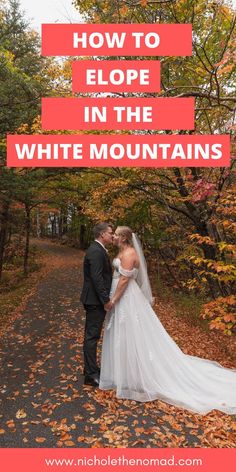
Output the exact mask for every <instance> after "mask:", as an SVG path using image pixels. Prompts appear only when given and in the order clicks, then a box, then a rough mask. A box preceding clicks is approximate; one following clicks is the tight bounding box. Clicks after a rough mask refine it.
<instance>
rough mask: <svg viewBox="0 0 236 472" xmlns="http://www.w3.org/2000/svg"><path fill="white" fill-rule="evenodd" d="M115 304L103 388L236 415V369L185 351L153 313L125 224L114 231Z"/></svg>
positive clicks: (139, 257) (138, 252)
mask: <svg viewBox="0 0 236 472" xmlns="http://www.w3.org/2000/svg"><path fill="white" fill-rule="evenodd" d="M113 241H114V244H115V245H117V246H118V249H119V253H118V255H117V257H116V258H115V259H114V260H113V265H114V275H113V281H112V287H111V295H110V298H111V304H112V308H111V310H110V311H109V312H108V313H107V316H106V322H105V328H104V338H103V346H102V359H101V375H100V384H99V388H100V389H102V390H110V389H116V395H117V397H118V398H126V399H132V400H136V401H140V402H147V401H153V400H155V399H160V400H163V401H165V402H167V403H170V404H171V405H175V406H179V407H182V408H186V409H188V410H191V411H193V412H196V413H200V414H206V413H208V412H209V411H211V410H213V409H217V410H220V411H222V412H224V413H228V414H236V371H234V370H231V369H226V368H223V367H221V366H220V364H218V363H217V362H214V361H209V360H205V359H200V358H199V357H194V356H190V355H186V354H184V353H183V352H182V351H181V349H180V348H179V347H178V346H177V344H176V343H175V342H174V341H173V339H172V338H171V337H170V336H169V335H168V333H167V332H166V330H165V329H164V327H163V326H162V324H161V322H160V321H159V319H158V318H157V316H156V314H155V312H154V311H153V309H152V307H151V304H152V301H153V300H152V293H151V288H150V283H149V279H148V275H147V269H146V262H145V258H144V255H143V251H142V247H141V245H140V242H139V240H138V238H137V236H136V235H135V234H134V233H132V231H131V229H130V228H128V227H126V226H119V227H118V228H117V229H116V231H115V233H114V239H113Z"/></svg>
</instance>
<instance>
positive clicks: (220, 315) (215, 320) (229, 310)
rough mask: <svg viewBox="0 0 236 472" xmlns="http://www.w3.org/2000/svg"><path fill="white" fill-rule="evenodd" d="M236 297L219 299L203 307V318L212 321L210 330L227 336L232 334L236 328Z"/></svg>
mask: <svg viewBox="0 0 236 472" xmlns="http://www.w3.org/2000/svg"><path fill="white" fill-rule="evenodd" d="M235 307H236V297H235V296H234V295H231V296H229V297H218V298H217V299H216V300H213V301H211V302H209V303H206V304H205V305H204V306H203V309H202V312H201V315H200V316H201V317H202V318H204V319H206V318H208V319H210V329H217V330H220V331H223V332H224V333H225V334H227V335H231V334H232V330H233V329H234V327H235V326H236V315H235Z"/></svg>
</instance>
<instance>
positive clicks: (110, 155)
mask: <svg viewBox="0 0 236 472" xmlns="http://www.w3.org/2000/svg"><path fill="white" fill-rule="evenodd" d="M7 140H8V143H7V144H8V146H7V165H8V167H228V166H229V165H230V136H229V135H201V136H196V135H181V136H180V135H151V136H150V135H142V136H141V135H119V134H117V135H92V134H87V135H80V134H77V135H27V136H26V135H8V138H7Z"/></svg>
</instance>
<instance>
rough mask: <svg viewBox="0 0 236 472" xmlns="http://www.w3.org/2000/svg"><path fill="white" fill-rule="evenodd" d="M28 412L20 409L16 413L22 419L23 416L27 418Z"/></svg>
mask: <svg viewBox="0 0 236 472" xmlns="http://www.w3.org/2000/svg"><path fill="white" fill-rule="evenodd" d="M26 416H27V415H26V413H25V411H24V410H18V411H17V413H16V418H17V419H21V418H26Z"/></svg>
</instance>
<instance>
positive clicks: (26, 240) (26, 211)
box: [24, 205, 30, 276]
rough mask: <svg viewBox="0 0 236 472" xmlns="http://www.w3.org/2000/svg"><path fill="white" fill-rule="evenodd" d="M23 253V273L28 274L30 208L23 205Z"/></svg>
mask: <svg viewBox="0 0 236 472" xmlns="http://www.w3.org/2000/svg"><path fill="white" fill-rule="evenodd" d="M25 213H26V220H25V253H24V275H25V276H26V275H27V274H28V261H29V240H30V208H29V207H28V205H25Z"/></svg>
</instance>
